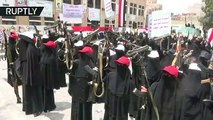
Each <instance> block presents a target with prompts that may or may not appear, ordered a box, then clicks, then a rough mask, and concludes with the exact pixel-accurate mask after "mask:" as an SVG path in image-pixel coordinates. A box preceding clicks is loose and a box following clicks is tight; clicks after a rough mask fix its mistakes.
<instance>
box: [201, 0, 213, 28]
mask: <svg viewBox="0 0 213 120" xmlns="http://www.w3.org/2000/svg"><path fill="white" fill-rule="evenodd" d="M202 11H203V12H204V13H205V15H204V17H202V18H201V19H200V22H201V23H202V24H203V28H204V29H205V30H208V29H209V28H212V27H213V0H205V6H204V7H202Z"/></svg>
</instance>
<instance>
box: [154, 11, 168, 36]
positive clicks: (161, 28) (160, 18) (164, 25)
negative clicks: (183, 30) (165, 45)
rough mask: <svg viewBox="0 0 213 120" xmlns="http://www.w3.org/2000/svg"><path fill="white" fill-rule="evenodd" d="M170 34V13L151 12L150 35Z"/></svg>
mask: <svg viewBox="0 0 213 120" xmlns="http://www.w3.org/2000/svg"><path fill="white" fill-rule="evenodd" d="M166 34H171V13H170V12H167V11H163V10H161V11H155V12H152V28H151V37H152V38H153V37H160V36H163V35H166Z"/></svg>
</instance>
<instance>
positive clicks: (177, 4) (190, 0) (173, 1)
mask: <svg viewBox="0 0 213 120" xmlns="http://www.w3.org/2000/svg"><path fill="white" fill-rule="evenodd" d="M201 1H202V0H158V3H160V4H162V5H163V9H164V10H168V11H170V12H172V13H175V14H178V13H186V12H187V10H188V7H189V6H190V5H193V4H195V3H201Z"/></svg>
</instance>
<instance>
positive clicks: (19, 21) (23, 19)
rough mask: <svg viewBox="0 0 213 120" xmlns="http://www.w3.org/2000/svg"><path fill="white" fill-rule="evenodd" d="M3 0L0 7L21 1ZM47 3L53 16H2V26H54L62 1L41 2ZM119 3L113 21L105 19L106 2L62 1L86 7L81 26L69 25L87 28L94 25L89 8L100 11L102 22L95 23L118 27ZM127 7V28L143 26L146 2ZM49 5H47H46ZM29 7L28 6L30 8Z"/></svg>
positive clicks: (115, 3)
mask: <svg viewBox="0 0 213 120" xmlns="http://www.w3.org/2000/svg"><path fill="white" fill-rule="evenodd" d="M5 1H6V2H5ZM5 1H4V0H1V1H0V6H17V2H18V1H19V0H5ZM26 1H27V2H26V3H27V4H28V5H29V4H30V3H31V1H36V2H39V0H26ZM40 1H45V5H46V6H48V10H49V11H48V12H50V10H51V12H52V13H50V14H52V15H51V16H44V17H27V16H16V17H15V16H0V24H2V25H37V26H48V25H53V23H54V21H55V20H56V19H57V17H58V16H59V14H60V13H61V12H62V10H58V9H56V5H57V4H56V1H60V0H40ZM118 1H119V0H112V9H113V11H114V13H115V17H114V19H112V20H107V19H105V18H106V17H105V9H104V0H61V2H62V3H67V4H75V5H78V4H81V5H83V7H84V12H83V18H82V23H81V24H69V25H70V26H71V25H77V26H80V25H81V26H87V25H91V23H93V22H92V21H90V20H89V19H88V8H96V9H98V10H100V18H101V19H100V20H99V21H96V22H94V23H96V24H98V25H100V26H109V25H111V26H114V27H118V22H117V21H118V17H117V16H118ZM126 2H127V4H126V6H125V8H126V9H125V13H126V18H125V27H132V26H133V23H134V22H135V23H136V25H137V26H143V25H144V22H145V17H144V16H145V8H146V7H145V6H146V0H127V1H126ZM46 3H47V4H46ZM31 4H33V3H31ZM28 5H27V6H28Z"/></svg>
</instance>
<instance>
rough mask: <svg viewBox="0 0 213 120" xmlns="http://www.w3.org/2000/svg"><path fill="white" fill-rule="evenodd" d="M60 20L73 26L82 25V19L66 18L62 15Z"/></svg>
mask: <svg viewBox="0 0 213 120" xmlns="http://www.w3.org/2000/svg"><path fill="white" fill-rule="evenodd" d="M59 16H60V19H61V20H63V21H64V22H67V23H71V24H81V23H82V18H66V17H64V16H63V14H60V15H59Z"/></svg>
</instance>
